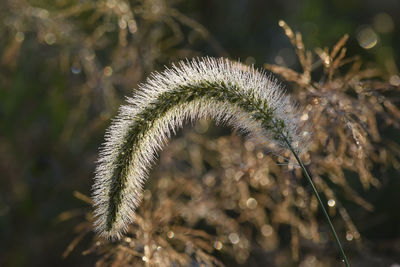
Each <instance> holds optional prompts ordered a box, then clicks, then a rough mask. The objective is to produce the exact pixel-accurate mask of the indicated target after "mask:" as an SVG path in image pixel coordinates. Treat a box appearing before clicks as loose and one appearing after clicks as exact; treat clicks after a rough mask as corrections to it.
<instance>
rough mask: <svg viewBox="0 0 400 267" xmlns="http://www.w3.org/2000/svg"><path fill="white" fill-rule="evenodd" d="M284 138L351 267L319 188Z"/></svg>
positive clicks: (347, 266) (346, 262) (346, 261)
mask: <svg viewBox="0 0 400 267" xmlns="http://www.w3.org/2000/svg"><path fill="white" fill-rule="evenodd" d="M283 138H284V139H285V143H286V145H287V146H288V148H289V149H290V151H291V152H292V154H293V155H294V157H295V158H296V160H297V162H298V163H299V165H300V168H301V169H302V171H303V173H304V176H305V177H306V179H307V182H308V183H309V184H310V185H311V188H312V190H313V193H314V195H315V197H316V198H317V200H318V203H319V206H320V207H321V210H322V212H323V213H324V215H325V218H326V220H327V221H328V224H329V229H330V231H331V232H332V235H333V236H334V238H335V242H336V244H337V246H338V248H339V251H340V253H341V254H342V257H343V261H344V263H345V264H346V267H349V266H350V264H349V261H348V260H347V257H346V254H345V253H344V250H343V247H342V244H341V242H340V239H339V237H338V235H337V233H336V231H335V227H333V224H332V221H331V219H330V217H329V214H328V212H327V211H326V209H325V206H324V203H323V202H322V200H321V198H320V196H319V193H318V191H317V188H316V187H315V185H314V182H313V181H312V179H311V176H310V174H309V173H308V171H307V169H306V167H305V166H304V164H303V162H302V161H301V159H300V157H299V156H298V154H297V153H296V151H295V150H294V149H293V147H292V145H291V144H290V142H289V140H287V139H286V138H285V136H283Z"/></svg>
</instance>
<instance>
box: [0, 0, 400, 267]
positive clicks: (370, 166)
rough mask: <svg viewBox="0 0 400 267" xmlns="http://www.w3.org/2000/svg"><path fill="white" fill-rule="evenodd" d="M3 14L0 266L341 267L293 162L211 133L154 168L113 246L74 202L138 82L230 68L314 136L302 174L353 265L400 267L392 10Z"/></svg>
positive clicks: (48, 7)
mask: <svg viewBox="0 0 400 267" xmlns="http://www.w3.org/2000/svg"><path fill="white" fill-rule="evenodd" d="M364 5H366V7H367V8H366V10H358V9H357V8H358V7H360V6H364ZM0 7H1V8H0V17H1V18H2V20H1V24H0V36H1V37H2V38H1V40H0V57H1V62H0V85H1V88H0V89H1V92H0V97H1V102H0V104H1V105H0V115H1V119H2V122H1V128H0V129H1V133H2V134H1V135H0V149H1V152H2V153H0V158H1V161H0V170H1V173H2V177H3V178H2V179H1V196H0V223H1V224H2V226H3V227H2V230H1V232H0V233H1V235H2V236H4V238H3V237H2V238H1V240H2V242H1V243H0V245H1V253H0V264H1V265H6V266H24V265H49V266H54V265H57V266H60V265H66V266H70V265H74V264H76V265H93V264H97V265H99V266H103V265H106V266H108V265H113V266H118V265H121V266H126V265H127V264H132V265H134V266H136V265H139V266H140V265H147V266H171V265H173V264H177V265H181V266H198V265H201V266H213V265H226V266H235V265H244V266H266V265H271V266H338V265H340V260H339V259H338V258H337V253H336V248H335V245H334V243H333V241H332V239H331V236H330V234H329V232H328V229H327V227H326V224H325V222H324V220H323V218H320V213H319V210H318V207H317V203H316V200H315V199H314V197H313V196H312V194H311V191H310V188H309V187H308V186H307V184H306V183H305V182H304V180H303V178H302V175H301V172H300V170H299V169H298V168H297V167H296V166H295V164H294V160H293V159H292V158H290V153H287V152H285V153H283V154H281V155H275V154H274V153H272V152H271V151H273V148H270V150H261V149H260V148H258V147H256V146H255V145H254V144H253V143H251V142H250V141H246V140H244V139H243V138H242V137H240V136H238V135H237V134H236V133H231V132H230V130H229V129H227V128H224V127H221V126H219V127H216V126H215V125H214V124H213V123H212V122H210V121H200V122H198V123H196V124H195V125H193V126H188V127H186V128H185V129H184V130H182V131H180V132H179V133H178V136H177V137H176V138H173V139H172V140H171V143H170V144H169V146H168V147H167V148H166V150H165V151H163V152H162V153H161V155H160V161H159V163H158V164H157V166H156V167H155V169H154V171H153V173H152V177H151V178H150V180H149V182H148V184H147V187H146V192H145V198H144V201H143V203H142V205H141V207H140V209H139V212H138V216H137V221H136V224H135V225H132V227H131V229H130V231H129V233H128V234H127V236H126V238H125V239H124V240H122V241H120V242H108V241H105V240H101V239H98V238H97V237H96V236H94V234H93V233H92V227H91V214H90V211H91V210H90V203H91V201H90V198H89V197H88V195H90V192H89V190H90V185H91V183H92V181H91V178H92V176H93V174H92V173H93V170H94V161H95V159H96V156H97V147H98V146H99V144H100V143H101V142H102V138H103V134H104V130H105V128H106V127H107V125H108V124H109V120H110V118H111V117H112V116H113V115H114V114H115V112H116V109H117V108H118V106H119V105H120V104H121V103H123V96H124V95H130V94H131V89H132V88H134V87H135V85H136V84H137V83H138V82H140V81H142V80H143V79H144V78H145V77H146V75H148V74H149V73H150V72H151V71H153V70H160V69H162V66H163V65H164V64H168V63H170V62H173V61H176V60H177V59H180V58H185V57H193V56H200V55H214V56H229V55H230V56H231V57H232V58H238V57H240V56H244V57H243V58H242V61H243V62H244V63H246V64H254V63H255V65H256V66H257V67H265V68H266V69H268V70H271V71H273V72H274V73H276V74H278V75H280V76H281V77H282V78H283V79H284V80H285V81H287V87H288V90H289V91H290V93H291V94H293V95H294V96H295V98H296V99H297V101H298V102H299V106H301V107H304V111H303V116H302V119H303V120H307V121H309V122H310V123H311V124H312V126H313V133H312V140H313V142H312V145H311V147H310V149H309V151H308V152H307V153H305V154H303V155H302V157H303V160H304V161H305V163H306V164H307V168H308V169H309V170H310V172H311V174H312V176H313V178H314V180H315V183H316V185H317V187H318V189H319V190H320V191H321V192H322V193H323V196H324V200H325V201H326V203H327V205H328V207H329V212H330V214H331V216H332V217H333V220H334V223H335V226H336V227H337V229H338V232H339V233H340V238H341V239H342V240H343V242H344V244H345V248H346V251H348V253H349V254H350V259H351V260H352V263H353V265H354V266H369V265H368V264H370V265H371V266H389V265H390V264H394V263H396V262H399V261H400V259H399V258H398V255H399V245H398V244H399V238H398V236H399V232H400V231H399V227H398V225H399V224H398V223H399V217H398V216H399V215H398V212H397V211H398V209H399V206H398V203H399V202H398V201H397V200H396V192H397V190H398V189H399V188H400V184H399V181H398V178H400V176H399V168H400V162H399V153H400V147H399V143H398V137H399V134H398V128H399V119H400V111H399V109H398V106H399V101H398V100H399V85H400V77H399V72H398V69H397V64H396V62H397V61H398V58H399V56H398V53H399V51H398V50H396V49H397V48H396V47H398V46H396V44H398V39H397V40H396V38H397V37H396V36H399V35H398V34H397V35H396V33H398V32H399V29H398V26H397V25H398V18H397V17H396V16H394V15H393V14H396V10H397V12H400V11H399V10H398V7H396V6H395V5H392V4H391V3H390V2H389V1H388V2H387V3H386V2H385V1H383V2H382V5H381V6H380V8H377V7H376V6H374V4H373V3H369V4H365V3H347V4H346V3H341V4H340V3H339V4H333V6H329V5H325V4H321V3H314V2H313V1H309V2H307V3H305V4H304V5H303V6H301V7H300V6H297V5H296V4H293V3H290V2H289V1H287V2H285V1H276V2H271V3H269V4H268V5H267V4H266V3H264V2H262V1H254V2H249V3H244V2H240V1H238V2H235V3H228V2H225V1H220V2H218V3H214V2H207V1H197V2H196V1H195V2H193V3H190V4H189V3H185V2H183V1H162V0H142V1H123V0H102V1H96V2H92V1H73V0H60V1H39V0H36V1H33V0H32V1H23V0H7V1H3V2H2V3H1V4H0ZM267 7H268V9H267ZM396 8H397V9H396ZM292 9H294V10H296V12H295V13H294V14H295V15H289V14H292V13H293V12H292V11H291V10H292ZM332 10H333V11H332ZM316 11H318V12H319V13H321V15H318V16H316V15H315V14H316V13H315V12H316ZM346 12H347V13H354V14H357V16H354V17H353V18H348V17H346V15H344V14H347V13H346ZM266 14H269V15H270V16H267V18H265V17H266ZM329 14H331V15H329ZM337 17H340V19H339V20H338V19H337ZM279 18H285V19H287V20H288V21H290V25H292V26H293V28H295V29H300V30H301V32H302V33H303V36H302V35H301V34H300V33H299V32H293V30H292V29H291V28H289V26H287V24H286V23H285V22H283V21H279ZM278 21H279V26H281V27H282V28H283V30H284V31H283V32H282V31H281V30H280V29H279V27H278ZM328 29H329V31H328ZM347 33H349V34H348V35H347ZM345 34H346V35H345ZM343 35H344V37H343V38H341V39H340V37H341V36H343ZM303 39H304V40H303ZM325 46H326V47H330V48H326V47H325ZM318 47H319V48H318ZM358 55H360V56H358ZM264 62H267V63H266V64H264ZM370 62H373V63H370ZM272 63H273V64H272Z"/></svg>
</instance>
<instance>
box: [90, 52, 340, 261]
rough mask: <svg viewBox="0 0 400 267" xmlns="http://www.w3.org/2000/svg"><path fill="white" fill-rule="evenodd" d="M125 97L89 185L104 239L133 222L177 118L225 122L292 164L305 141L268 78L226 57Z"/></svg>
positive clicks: (154, 80)
mask: <svg viewBox="0 0 400 267" xmlns="http://www.w3.org/2000/svg"><path fill="white" fill-rule="evenodd" d="M127 102H128V104H126V105H124V106H122V107H121V108H120V110H119V114H118V116H117V117H116V118H115V119H114V121H113V123H112V125H111V126H110V128H109V129H108V131H107V133H106V137H105V139H106V141H105V143H104V144H103V146H102V148H101V151H100V156H99V159H98V165H97V169H96V176H95V183H94V185H93V200H94V203H95V204H94V206H95V217H96V221H95V229H96V231H97V232H98V233H99V234H100V235H101V236H104V237H107V238H111V239H119V238H120V237H121V236H122V234H123V233H124V232H126V230H127V228H128V226H129V224H130V223H132V222H133V217H134V213H135V209H136V208H137V206H138V205H139V203H140V200H141V197H142V191H143V189H142V187H143V184H144V182H145V181H146V178H147V176H148V171H149V168H150V167H151V164H152V162H153V161H154V159H155V155H156V153H157V151H159V150H161V148H162V147H163V145H164V144H165V143H166V141H167V140H168V138H169V137H170V136H171V133H175V131H176V130H177V129H178V128H181V127H182V125H183V123H184V122H186V121H195V120H197V119H200V118H205V117H206V118H211V119H214V120H215V121H216V122H217V123H226V124H229V125H231V126H232V127H233V128H234V129H237V130H240V131H242V132H244V133H246V135H248V136H250V137H252V138H255V139H256V140H257V141H258V142H259V143H260V144H262V143H264V142H269V143H271V142H272V143H275V144H277V147H278V149H279V147H280V148H281V149H285V148H287V149H290V150H292V152H293V153H294V154H295V156H296V159H297V160H299V164H300V163H301V161H300V159H299V158H298V157H297V152H298V151H299V148H303V147H305V145H306V143H307V139H308V138H307V136H308V132H307V129H306V127H304V125H301V120H300V118H299V112H298V109H297V108H296V106H295V105H294V104H293V103H292V101H291V99H290V97H289V96H287V95H285V94H284V90H283V88H282V86H280V84H279V83H278V82H277V81H276V80H275V79H273V78H271V77H270V76H268V75H266V74H265V73H264V72H259V71H256V70H255V69H254V68H252V67H247V66H245V65H243V64H240V63H237V62H232V61H230V60H227V59H213V58H208V57H207V58H200V59H195V60H191V61H185V62H180V63H178V65H173V67H172V68H170V69H166V70H165V71H163V72H161V73H155V74H152V75H151V76H150V78H149V79H148V80H147V81H146V82H145V83H144V84H142V85H140V87H139V90H137V91H135V95H134V96H133V97H132V98H128V99H127ZM300 165H301V166H302V168H303V170H304V171H305V173H307V171H306V169H305V168H304V166H303V165H302V164H300ZM307 175H308V173H307ZM309 182H311V183H312V181H311V180H309ZM313 189H314V188H313ZM315 193H317V192H316V191H315ZM318 199H319V197H318ZM319 200H320V199H319ZM320 204H321V205H322V202H321V203H320ZM322 208H323V206H322ZM328 219H329V216H328ZM329 222H330V221H329ZM332 229H333V226H332ZM333 231H334V230H333ZM335 237H337V236H336V233H335ZM337 241H338V239H337ZM340 248H341V246H340ZM343 255H344V253H343ZM346 262H347V260H346Z"/></svg>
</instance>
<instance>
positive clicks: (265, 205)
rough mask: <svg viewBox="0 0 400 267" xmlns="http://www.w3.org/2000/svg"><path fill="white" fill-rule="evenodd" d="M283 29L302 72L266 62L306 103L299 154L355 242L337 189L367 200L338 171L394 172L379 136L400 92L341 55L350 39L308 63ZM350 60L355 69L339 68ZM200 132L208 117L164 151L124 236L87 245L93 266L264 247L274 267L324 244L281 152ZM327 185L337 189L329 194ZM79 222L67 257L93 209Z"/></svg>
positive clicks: (394, 158) (181, 261) (241, 254)
mask: <svg viewBox="0 0 400 267" xmlns="http://www.w3.org/2000/svg"><path fill="white" fill-rule="evenodd" d="M280 25H281V26H282V27H283V28H284V29H285V32H286V34H287V36H288V37H289V39H290V40H291V42H292V44H293V45H294V46H295V49H296V52H297V55H298V57H299V61H300V63H301V66H302V68H303V72H302V73H299V72H296V71H293V70H291V69H288V68H286V67H283V66H276V65H266V67H267V68H268V69H270V70H272V71H274V72H275V73H278V74H280V75H281V76H282V77H284V78H285V79H286V80H288V81H290V82H292V84H293V89H294V90H293V95H294V96H295V98H296V99H297V100H298V101H299V103H300V105H302V106H305V107H306V109H304V111H303V114H301V120H303V121H304V122H312V123H311V131H312V132H313V139H312V141H313V142H312V144H311V146H310V148H309V150H308V151H307V152H306V153H303V155H302V159H303V161H304V162H305V163H306V165H307V169H308V170H309V171H310V173H311V174H312V176H313V178H314V181H315V183H316V186H317V188H318V189H319V190H321V191H322V192H323V193H324V195H325V196H326V198H327V200H328V205H329V207H330V208H329V209H330V210H329V211H330V213H331V214H335V213H336V211H338V213H339V215H340V216H341V217H342V218H343V219H344V221H345V223H346V228H347V234H346V239H347V240H348V241H349V242H354V241H353V240H356V241H358V242H360V240H361V236H360V234H359V232H358V230H357V228H356V226H355V224H354V223H353V221H352V220H351V217H350V216H349V214H348V213H347V211H346V209H345V208H344V207H343V205H342V204H341V202H340V198H337V197H336V195H335V191H336V190H343V192H344V194H343V197H345V198H348V199H349V200H351V201H353V202H355V203H357V204H359V205H360V206H362V207H363V208H365V209H367V210H371V209H373V206H372V205H371V204H370V203H368V202H367V201H366V200H364V199H363V198H362V197H361V196H360V195H359V194H358V193H357V192H356V190H354V189H353V188H352V187H350V185H349V183H348V182H347V179H346V175H345V171H346V170H349V171H352V172H354V173H356V174H358V176H359V179H360V182H361V183H362V185H363V186H364V187H365V188H366V189H367V188H368V187H369V186H371V185H373V186H376V185H379V182H378V180H377V179H376V178H375V177H374V175H373V174H372V168H373V167H374V166H376V164H380V165H381V166H389V165H390V166H393V167H395V168H397V169H399V168H400V164H399V155H400V153H399V152H400V149H399V148H398V145H396V144H395V143H385V142H387V140H381V137H380V132H381V130H380V127H383V126H393V127H396V128H398V126H399V125H398V121H399V118H400V111H399V110H398V108H397V107H396V105H395V104H394V103H392V102H391V101H390V99H388V98H387V97H386V96H385V94H386V93H387V92H391V91H394V90H398V89H399V88H398V87H394V86H392V85H390V84H389V83H387V82H385V81H382V80H377V79H376V80H372V79H371V78H373V77H378V78H381V79H382V78H383V79H384V78H385V76H383V75H384V74H383V73H382V72H380V71H378V70H375V69H366V70H362V69H361V60H360V59H359V58H358V57H352V58H346V57H345V48H344V44H345V41H346V39H347V37H344V38H343V39H341V40H340V41H339V43H338V44H337V45H336V46H335V47H334V48H333V49H332V51H331V52H329V50H328V49H326V48H325V49H317V50H316V53H317V55H318V57H319V60H317V61H315V62H314V61H313V58H312V53H311V52H310V51H306V50H305V48H304V45H303V43H302V40H301V35H300V33H293V31H292V30H291V29H290V28H289V27H288V26H287V25H286V24H285V23H284V22H280ZM348 64H352V65H351V67H348V68H346V65H348ZM320 66H322V69H323V76H322V78H321V80H320V81H318V82H315V81H313V80H312V79H311V73H312V72H313V71H315V70H318V68H319V67H320ZM378 118H379V119H380V120H381V122H377V119H378ZM378 125H380V126H378ZM207 129H212V128H210V124H209V122H206V121H200V122H199V123H198V124H196V126H195V127H194V129H186V130H185V131H184V134H183V136H182V137H179V138H177V139H175V140H173V141H172V144H171V145H170V146H168V147H167V149H166V151H164V152H163V153H162V154H161V159H160V164H159V167H158V169H157V170H156V171H155V172H154V174H153V175H154V176H155V177H157V178H156V179H152V182H151V183H150V184H149V185H148V189H147V190H146V191H145V193H144V201H143V203H142V204H141V206H139V208H138V211H137V213H136V216H135V218H134V224H133V225H131V226H130V227H129V229H128V231H127V235H126V237H125V238H123V239H122V240H121V241H117V242H110V241H105V240H103V239H99V238H98V237H94V241H93V246H92V247H91V248H90V249H89V250H87V251H85V252H84V254H86V253H97V254H100V255H101V256H100V257H99V260H98V262H97V264H98V265H111V264H112V265H116V266H118V265H128V264H134V265H142V264H144V265H147V266H170V264H171V263H174V264H178V265H181V266H187V265H189V264H190V263H193V262H197V263H199V264H202V265H205V266H212V265H218V264H222V263H221V262H219V261H217V260H216V257H217V258H220V256H222V259H225V258H224V257H226V256H227V255H229V257H231V258H233V259H235V260H236V261H237V262H238V263H245V262H246V261H247V260H248V259H249V257H251V254H254V253H256V252H257V251H259V249H261V250H262V251H264V252H267V251H274V252H275V253H277V254H269V256H268V257H270V258H272V259H271V260H270V263H272V264H275V265H278V266H279V265H282V264H287V263H288V262H289V263H293V262H296V265H302V264H308V259H309V257H308V256H307V255H304V254H305V253H307V252H304V251H303V252H302V255H304V256H302V257H301V258H300V256H299V255H300V254H299V253H300V252H299V250H300V249H302V247H304V246H310V243H309V242H307V240H312V241H313V243H314V244H317V245H318V246H319V247H324V246H326V245H327V244H329V242H328V241H329V239H328V238H327V237H326V235H325V234H324V233H323V232H322V233H320V232H319V231H318V222H317V219H316V215H317V201H316V198H315V197H313V196H312V195H311V193H310V191H309V188H307V187H306V186H304V184H303V182H302V179H301V172H300V170H299V169H296V168H294V165H293V163H291V161H289V162H288V163H287V162H286V161H285V158H289V156H290V154H289V153H288V152H283V154H282V155H281V156H279V157H278V161H279V162H280V163H278V164H277V163H276V156H275V155H271V154H270V153H265V152H268V151H270V150H267V151H265V150H262V149H260V147H258V146H257V145H256V143H254V142H252V141H251V140H248V141H243V140H241V139H240V138H238V137H237V136H230V137H229V136H228V137H226V136H224V137H219V138H217V139H215V138H207V137H205V136H204V135H202V134H204V132H207V131H210V130H207ZM271 149H273V148H271ZM310 162H312V163H313V164H310V165H309V163H310ZM282 163H284V166H283V167H282V165H281V164H282ZM288 168H289V169H290V170H291V171H287V169H288ZM331 184H335V185H336V187H335V190H333V189H332V188H331ZM86 219H87V221H85V222H83V223H82V224H80V225H78V226H77V228H76V231H77V233H79V234H78V236H77V238H76V239H75V240H74V242H72V243H71V246H70V247H69V248H68V250H67V251H66V254H65V255H67V254H68V253H69V252H70V251H71V250H72V249H73V248H74V246H75V245H76V244H77V243H78V241H79V239H81V238H82V237H83V236H84V235H85V234H86V233H88V232H90V231H91V230H92V225H91V224H92V222H93V217H92V215H91V214H90V213H88V214H87V218H86ZM285 225H286V226H289V229H290V236H291V237H290V244H291V246H290V250H291V253H292V259H289V258H287V257H279V255H281V254H279V253H284V252H282V250H281V249H280V250H277V247H278V244H279V242H280V241H279V240H280V236H279V233H278V229H280V227H281V226H285ZM281 242H283V241H281ZM163 249H165V251H168V252H164V251H163ZM163 253H165V254H163ZM313 253H317V252H312V253H311V255H312V254H313ZM309 255H310V254H309ZM281 256H282V255H281ZM268 257H267V258H268ZM319 257H320V258H323V256H321V255H319ZM264 258H265V257H264ZM160 259H162V260H163V262H161V260H160ZM222 261H224V260H222ZM324 266H329V262H327V261H325V262H324Z"/></svg>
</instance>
